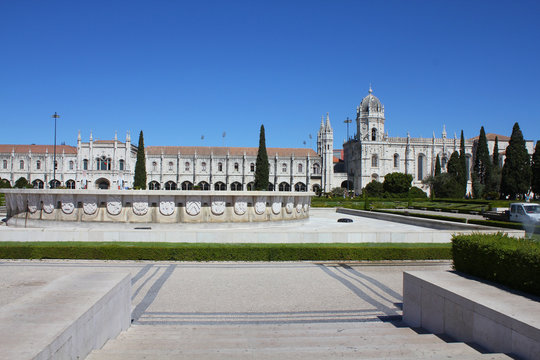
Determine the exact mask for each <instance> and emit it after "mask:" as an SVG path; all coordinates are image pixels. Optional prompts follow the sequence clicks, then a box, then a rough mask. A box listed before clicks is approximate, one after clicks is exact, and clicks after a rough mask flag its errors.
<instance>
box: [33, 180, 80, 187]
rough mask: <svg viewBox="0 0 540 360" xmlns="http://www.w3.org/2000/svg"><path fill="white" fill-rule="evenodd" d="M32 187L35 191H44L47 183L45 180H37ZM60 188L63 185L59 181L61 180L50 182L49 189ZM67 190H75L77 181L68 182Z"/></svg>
mask: <svg viewBox="0 0 540 360" xmlns="http://www.w3.org/2000/svg"><path fill="white" fill-rule="evenodd" d="M32 185H33V186H34V188H35V189H43V188H44V187H45V182H44V181H43V180H40V179H36V180H34V181H32ZM60 186H62V183H61V182H60V181H59V180H54V179H53V180H51V181H49V187H50V188H51V189H56V188H59V187H60ZM66 188H68V189H75V180H71V179H70V180H67V181H66Z"/></svg>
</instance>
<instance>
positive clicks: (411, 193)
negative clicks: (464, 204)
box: [409, 186, 427, 199]
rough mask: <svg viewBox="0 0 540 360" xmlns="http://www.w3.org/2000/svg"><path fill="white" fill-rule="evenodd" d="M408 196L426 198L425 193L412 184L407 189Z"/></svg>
mask: <svg viewBox="0 0 540 360" xmlns="http://www.w3.org/2000/svg"><path fill="white" fill-rule="evenodd" d="M409 197H410V198H411V199H427V194H426V193H425V191H424V190H422V189H420V188H419V187H416V186H413V187H411V188H410V189H409Z"/></svg>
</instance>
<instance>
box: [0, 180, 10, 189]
mask: <svg viewBox="0 0 540 360" xmlns="http://www.w3.org/2000/svg"><path fill="white" fill-rule="evenodd" d="M10 187H11V184H10V182H9V180H8V179H0V189H9V188H10Z"/></svg>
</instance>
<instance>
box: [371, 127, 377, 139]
mask: <svg viewBox="0 0 540 360" xmlns="http://www.w3.org/2000/svg"><path fill="white" fill-rule="evenodd" d="M376 140H377V129H375V128H373V129H371V141H376Z"/></svg>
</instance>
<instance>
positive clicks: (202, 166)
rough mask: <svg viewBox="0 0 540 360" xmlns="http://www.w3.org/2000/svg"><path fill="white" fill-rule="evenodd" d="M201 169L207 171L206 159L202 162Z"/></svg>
mask: <svg viewBox="0 0 540 360" xmlns="http://www.w3.org/2000/svg"><path fill="white" fill-rule="evenodd" d="M201 171H206V163H205V162H204V161H203V163H202V164H201Z"/></svg>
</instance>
